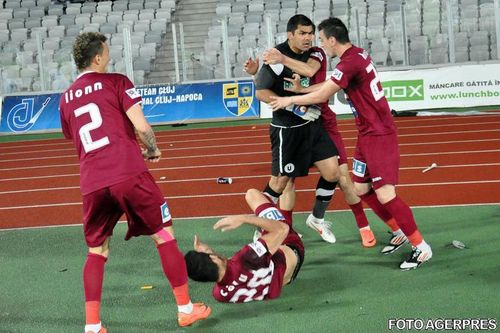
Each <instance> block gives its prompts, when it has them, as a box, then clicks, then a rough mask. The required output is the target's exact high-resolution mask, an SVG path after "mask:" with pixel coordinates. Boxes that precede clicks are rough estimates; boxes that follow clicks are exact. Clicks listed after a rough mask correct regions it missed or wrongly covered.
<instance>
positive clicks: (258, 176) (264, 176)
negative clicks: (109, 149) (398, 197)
mask: <svg viewBox="0 0 500 333" xmlns="http://www.w3.org/2000/svg"><path fill="white" fill-rule="evenodd" d="M487 166H500V163H481V164H456V165H439V168H440V169H443V168H461V169H463V168H477V167H487ZM423 167H424V166H415V167H404V168H399V170H421V169H422V168H423ZM349 172H351V171H349ZM312 175H319V172H318V171H313V172H309V176H312ZM76 176H78V174H76ZM227 176H228V177H231V178H232V179H255V178H269V174H268V173H266V174H260V175H255V174H254V175H244V176H231V175H227ZM32 178H41V179H43V178H45V177H32ZM21 179H22V178H21ZM214 179H215V177H209V178H191V179H174V180H156V183H157V184H175V183H187V182H189V183H193V182H205V181H213V180H214ZM15 180H19V179H15ZM77 189H80V186H64V187H42V188H33V187H31V188H30V189H24V190H13V191H2V192H0V195H6V194H16V193H29V192H46V191H47V192H49V191H66V190H77Z"/></svg>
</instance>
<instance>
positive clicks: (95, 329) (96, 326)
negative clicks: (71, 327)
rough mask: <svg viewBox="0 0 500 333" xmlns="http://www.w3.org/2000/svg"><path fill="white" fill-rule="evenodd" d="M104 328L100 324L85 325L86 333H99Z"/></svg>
mask: <svg viewBox="0 0 500 333" xmlns="http://www.w3.org/2000/svg"><path fill="white" fill-rule="evenodd" d="M101 328H102V326H101V323H99V324H92V325H85V333H86V332H93V333H99V331H100V330H101Z"/></svg>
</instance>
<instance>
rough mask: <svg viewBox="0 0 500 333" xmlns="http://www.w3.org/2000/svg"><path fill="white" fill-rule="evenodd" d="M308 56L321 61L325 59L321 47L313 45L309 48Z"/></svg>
mask: <svg viewBox="0 0 500 333" xmlns="http://www.w3.org/2000/svg"><path fill="white" fill-rule="evenodd" d="M309 57H311V58H313V59H316V60H317V61H319V62H323V61H324V60H325V59H326V54H325V51H323V49H322V48H320V47H317V46H313V47H312V48H311V49H309Z"/></svg>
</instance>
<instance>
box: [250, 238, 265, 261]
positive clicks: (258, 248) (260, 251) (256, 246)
mask: <svg viewBox="0 0 500 333" xmlns="http://www.w3.org/2000/svg"><path fill="white" fill-rule="evenodd" d="M248 246H250V248H252V250H254V252H255V253H256V254H257V255H258V256H259V257H262V256H263V255H264V254H266V252H267V249H266V247H265V246H264V245H263V244H262V243H261V242H259V241H257V242H255V243H251V244H248Z"/></svg>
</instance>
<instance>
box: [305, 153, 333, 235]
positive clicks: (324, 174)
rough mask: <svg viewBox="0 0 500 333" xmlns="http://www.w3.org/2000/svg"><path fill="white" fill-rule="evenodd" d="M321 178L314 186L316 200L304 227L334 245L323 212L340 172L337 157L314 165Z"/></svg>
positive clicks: (329, 226)
mask: <svg viewBox="0 0 500 333" xmlns="http://www.w3.org/2000/svg"><path fill="white" fill-rule="evenodd" d="M314 164H315V165H316V167H317V168H318V170H319V172H320V174H321V178H320V179H319V180H318V184H317V186H316V200H315V202H314V207H313V211H312V213H311V214H309V216H308V217H307V220H306V225H307V226H308V227H310V228H311V229H313V230H315V231H316V232H318V234H319V235H320V236H321V238H323V240H324V241H325V242H328V243H335V242H336V241H337V240H336V238H335V235H334V234H333V232H332V230H331V226H332V224H331V222H329V221H325V212H326V209H327V208H328V205H329V204H330V201H331V200H332V197H333V194H334V193H335V187H336V186H337V182H338V180H339V176H340V172H339V165H338V161H337V157H336V156H335V157H330V158H327V159H324V160H321V161H317V162H315V163H314Z"/></svg>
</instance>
